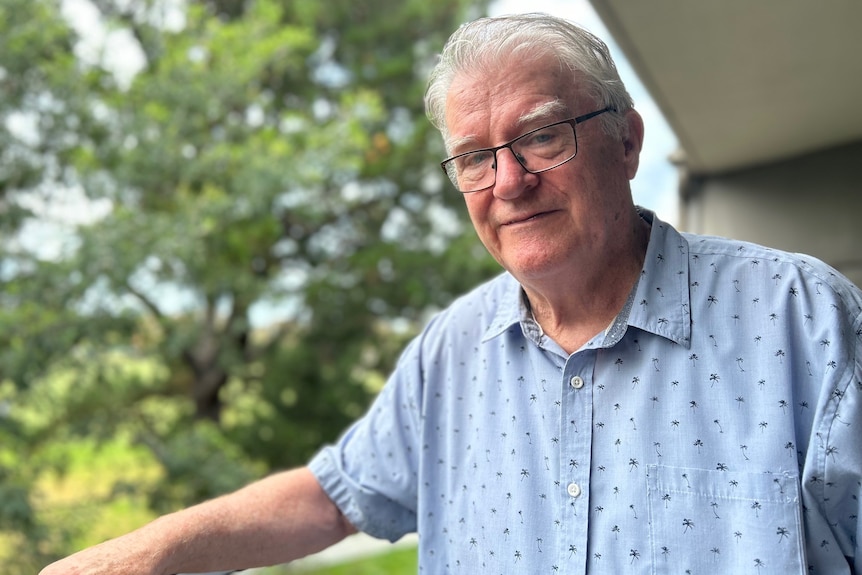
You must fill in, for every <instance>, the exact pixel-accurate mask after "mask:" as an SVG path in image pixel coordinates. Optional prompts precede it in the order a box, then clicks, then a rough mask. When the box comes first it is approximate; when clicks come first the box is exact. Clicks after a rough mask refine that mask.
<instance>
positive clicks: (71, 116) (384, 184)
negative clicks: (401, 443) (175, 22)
mask: <svg viewBox="0 0 862 575" xmlns="http://www.w3.org/2000/svg"><path fill="white" fill-rule="evenodd" d="M93 4H94V5H95V6H96V7H97V8H98V9H99V12H100V14H101V17H102V19H103V23H104V24H105V25H106V26H107V27H108V28H109V29H111V30H118V31H119V30H122V31H125V32H127V33H128V34H129V37H131V38H134V39H135V41H136V42H137V45H138V47H139V48H140V51H141V53H142V54H143V56H144V64H143V68H142V69H140V70H139V71H138V72H137V73H136V74H135V75H134V77H133V78H132V79H131V81H130V82H125V81H121V80H120V79H118V77H117V76H115V75H114V73H113V72H112V71H111V70H108V69H106V67H105V65H104V63H103V62H102V61H97V60H92V59H90V60H82V59H81V57H80V54H81V53H82V52H81V51H80V50H77V49H76V47H77V46H79V44H78V42H79V41H80V37H79V36H78V34H77V33H76V32H75V31H74V30H73V29H72V28H71V27H70V25H69V24H68V23H67V22H66V21H64V20H63V19H62V17H61V16H60V11H59V7H60V2H59V0H0V120H2V121H0V240H4V241H0V282H2V286H3V289H2V290H0V442H2V443H0V540H2V537H3V536H4V535H5V536H6V537H7V544H10V543H8V542H9V541H11V539H8V538H12V539H15V537H17V534H24V535H25V537H24V538H23V542H20V541H18V539H15V541H14V542H13V543H11V545H15V547H14V548H15V549H16V552H18V554H19V555H20V556H21V560H20V565H21V566H22V567H21V568H22V569H24V567H23V566H24V565H29V567H28V569H30V571H26V570H22V571H20V572H32V571H33V565H38V563H39V562H40V561H42V560H43V559H44V558H46V557H52V556H56V555H60V554H65V553H68V552H69V551H70V550H71V548H72V547H74V546H75V545H76V544H79V543H80V542H81V541H83V540H84V539H82V538H84V537H85V535H84V534H83V532H82V529H85V527H84V526H83V524H82V522H81V521H80V519H75V517H76V516H78V515H79V514H78V513H77V511H75V510H80V509H81V508H82V507H81V506H82V505H85V503H86V505H85V506H86V508H87V509H90V508H91V507H89V506H91V505H92V506H95V507H92V508H93V509H96V508H101V507H100V506H102V505H104V504H105V502H109V501H114V502H115V503H116V502H117V501H120V500H121V499H122V498H123V497H127V498H128V500H127V501H129V502H130V503H128V504H129V505H132V506H134V505H141V504H142V502H147V504H148V506H149V507H150V508H151V509H152V510H155V511H158V512H162V511H165V510H168V509H172V508H175V507H177V506H179V505H184V504H188V503H191V502H194V501H198V500H200V499H203V498H208V497H212V496H214V495H217V494H219V493H222V492H224V491H227V490H230V489H233V488H235V487H238V486H239V485H241V484H243V483H245V482H246V481H248V480H249V479H250V478H252V477H255V476H258V475H260V474H262V473H264V472H266V471H267V470H269V469H272V468H278V467H288V466H294V465H298V464H301V463H303V462H304V461H306V460H307V458H308V457H309V456H310V455H311V454H312V453H314V451H315V450H316V449H318V448H319V446H320V445H321V443H323V442H325V441H331V440H333V439H334V438H335V437H336V436H337V435H338V434H339V433H340V432H341V431H342V430H343V429H344V427H346V426H347V425H348V424H349V422H350V421H352V420H353V419H355V418H356V417H357V416H358V415H360V414H361V413H362V412H363V410H364V409H365V408H366V407H367V405H368V403H369V401H370V400H371V399H372V398H373V396H374V394H375V393H376V392H377V391H378V390H379V386H380V385H381V383H382V381H383V380H384V378H385V376H386V374H387V373H388V371H389V369H390V368H391V366H392V364H393V362H394V360H395V358H396V357H397V354H398V352H399V350H400V349H401V346H402V345H403V343H404V342H405V341H406V339H407V338H408V337H409V336H410V335H411V334H412V333H415V330H416V329H417V328H418V326H419V325H420V324H421V323H422V322H423V321H424V320H425V318H427V315H428V313H429V312H431V311H433V310H435V309H437V308H440V307H442V306H444V305H445V304H446V303H447V302H449V301H450V300H451V299H452V298H453V297H455V296H456V295H457V294H459V293H461V292H463V291H465V290H466V289H469V288H470V287H472V286H473V285H475V284H476V283H478V282H479V281H481V280H482V279H484V278H486V277H488V276H489V275H491V274H493V273H496V271H497V267H496V265H495V264H494V263H493V262H492V261H491V260H490V259H489V258H488V256H487V255H486V254H485V253H484V251H483V250H482V249H481V247H480V246H479V244H478V243H477V240H476V238H475V237H474V235H473V233H472V231H470V226H469V225H468V224H467V223H466V219H465V217H464V213H463V209H462V207H461V205H460V203H461V201H462V200H461V199H460V197H459V195H458V194H456V193H453V192H451V191H449V190H448V189H447V188H446V187H445V182H444V178H443V176H442V173H441V172H440V170H439V168H438V167H437V166H436V162H437V160H438V159H439V156H440V155H441V154H442V147H441V144H440V141H439V136H438V135H437V134H436V133H434V132H433V130H432V129H431V128H430V126H429V125H428V123H427V121H425V119H424V117H423V112H422V93H423V90H424V81H425V75H426V71H427V70H428V69H429V67H430V65H431V63H432V62H433V59H434V55H435V54H436V52H437V51H438V50H439V48H440V47H441V46H442V43H443V41H444V39H445V37H446V36H447V35H448V33H449V32H450V31H451V30H452V29H453V28H454V27H455V26H456V25H457V24H458V23H459V22H460V21H461V20H462V19H464V18H465V17H466V15H467V12H468V11H469V10H474V11H477V12H478V11H482V10H483V9H484V2H483V1H479V2H469V1H468V0H443V1H441V2H433V3H429V2H425V1H419V0H358V1H357V0H350V1H349V0H332V1H331V2H308V1H305V0H254V1H251V2H233V1H229V0H209V1H198V2H188V3H181V4H179V6H181V7H180V8H176V9H178V10H182V11H183V13H182V18H180V19H179V20H181V21H182V26H180V27H170V26H166V25H164V24H163V20H161V19H160V18H159V17H158V15H159V14H161V13H163V11H164V10H165V8H164V7H165V6H166V4H164V3H163V2H162V0H145V1H141V2H137V3H128V2H119V1H117V2H115V1H114V0H94V1H93ZM174 4H176V3H171V5H174ZM472 15H475V14H474V13H471V16H472ZM73 190H79V191H80V193H81V194H83V195H84V196H85V197H86V198H87V202H89V203H85V204H84V207H86V208H90V209H93V208H94V207H95V206H101V207H105V206H107V209H105V210H104V215H91V216H89V217H85V218H80V219H77V220H72V219H62V218H61V219H60V221H54V222H48V224H45V223H44V220H45V219H46V217H47V216H46V215H45V214H47V213H51V209H52V206H54V205H56V203H57V202H58V201H60V200H62V199H63V198H64V196H68V195H69V194H70V193H71V192H72V191H73ZM54 213H56V209H55V210H54ZM37 217H38V218H41V222H40V224H41V225H46V226H47V227H43V228H37V227H23V228H22V226H33V225H34V223H36V220H35V219H34V218H37ZM22 229H24V230H34V229H37V230H39V229H41V230H48V231H49V232H50V233H46V232H42V233H44V234H45V236H44V238H43V240H42V241H41V242H33V241H29V242H24V241H21V240H22V239H28V238H32V235H30V236H27V237H24V236H21V235H20V232H21V230H22ZM30 233H31V234H32V231H31V232H30ZM34 246H35V247H34ZM81 441H96V442H97V443H99V444H104V445H114V444H116V442H117V441H121V442H125V443H123V444H124V445H128V446H130V448H134V449H145V450H146V453H148V454H149V456H148V457H149V459H148V461H149V463H148V464H147V465H145V467H147V466H149V467H150V468H155V469H158V470H159V473H158V475H157V477H156V478H155V479H148V480H147V481H137V480H134V479H124V478H117V479H116V481H115V484H114V486H113V487H112V488H111V489H110V490H109V491H107V492H106V493H105V494H102V495H100V496H98V497H94V499H93V500H92V501H90V502H80V501H79V502H74V503H69V502H65V503H63V504H58V505H59V507H56V508H55V507H52V506H53V505H54V504H53V503H51V502H54V501H55V500H54V499H52V497H51V496H50V489H49V487H46V486H50V485H53V484H51V483H50V482H48V483H46V482H45V481H44V480H43V479H44V478H45V477H48V476H52V474H60V475H62V474H63V473H66V472H69V469H71V468H72V467H74V465H73V463H72V462H74V461H76V458H75V456H74V455H73V454H74V453H76V452H77V451H76V450H79V446H80V442H81ZM54 487H56V485H55V486H54ZM63 509H65V510H66V511H62V510H63ZM19 543H20V545H19ZM2 555H3V545H2V543H0V556H2ZM7 572H13V571H8V570H7Z"/></svg>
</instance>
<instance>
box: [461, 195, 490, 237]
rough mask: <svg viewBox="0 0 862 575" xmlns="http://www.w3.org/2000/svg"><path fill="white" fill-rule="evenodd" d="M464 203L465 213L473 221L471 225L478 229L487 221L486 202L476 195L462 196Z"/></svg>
mask: <svg viewBox="0 0 862 575" xmlns="http://www.w3.org/2000/svg"><path fill="white" fill-rule="evenodd" d="M464 203H465V205H466V206H467V214H468V215H469V216H470V221H471V222H473V227H475V228H476V230H477V231H480V230H481V229H482V228H483V227H484V226H485V225H486V224H487V221H488V202H487V201H483V199H482V198H481V197H479V196H476V195H472V196H471V195H466V196H464Z"/></svg>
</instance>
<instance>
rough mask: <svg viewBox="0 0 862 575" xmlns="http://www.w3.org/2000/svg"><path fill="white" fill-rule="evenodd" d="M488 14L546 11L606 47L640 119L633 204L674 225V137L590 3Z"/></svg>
mask: <svg viewBox="0 0 862 575" xmlns="http://www.w3.org/2000/svg"><path fill="white" fill-rule="evenodd" d="M490 12H491V15H492V16H499V15H503V14H515V13H523V12H546V13H548V14H552V15H554V16H559V17H562V18H566V19H567V20H571V21H572V22H575V23H577V24H579V25H581V26H583V27H584V28H586V29H587V30H589V31H590V32H592V33H593V34H595V35H596V36H598V37H599V38H601V39H602V40H604V41H605V42H606V43H607V44H608V47H609V48H610V51H611V55H612V56H613V58H614V61H615V62H616V64H617V69H618V70H619V72H620V77H621V78H622V80H623V83H625V85H626V87H627V88H628V90H629V93H630V94H631V96H632V98H633V99H634V102H635V109H636V110H637V111H638V112H639V113H640V114H641V116H643V119H644V126H645V130H644V132H645V135H644V148H643V151H642V152H641V158H640V167H639V169H638V175H637V177H635V179H634V180H633V181H632V196H633V197H634V201H635V203H636V204H638V205H640V206H643V207H645V208H648V209H650V210H653V211H655V212H656V214H657V215H658V217H659V218H660V219H662V220H664V221H666V222H668V223H671V224H674V225H675V224H677V222H678V217H679V206H678V202H677V197H678V188H679V180H678V173H677V170H676V168H675V167H674V166H673V165H672V164H671V163H670V161H669V160H668V158H669V157H670V155H671V154H672V153H673V152H675V151H676V148H677V139H676V136H675V135H674V133H673V131H672V130H671V129H670V127H669V126H668V124H667V122H666V121H665V119H664V116H662V113H661V111H659V109H658V107H657V106H656V104H655V102H654V101H653V100H652V98H651V97H650V95H649V93H648V92H647V90H646V88H645V87H644V86H643V84H642V83H641V81H640V79H639V78H638V77H637V75H636V74H635V72H634V70H633V69H632V67H631V65H630V64H629V62H628V60H627V59H626V58H625V56H624V55H623V53H622V51H621V50H620V48H619V46H617V45H616V43H615V42H614V40H613V38H612V37H611V34H610V32H608V30H607V28H606V27H605V25H604V24H603V23H602V21H601V19H600V18H599V16H598V14H596V12H595V10H593V7H592V6H591V5H590V3H589V2H588V1H587V0H530V1H529V2H524V1H523V0H497V1H496V2H494V3H493V4H492V5H491V10H490Z"/></svg>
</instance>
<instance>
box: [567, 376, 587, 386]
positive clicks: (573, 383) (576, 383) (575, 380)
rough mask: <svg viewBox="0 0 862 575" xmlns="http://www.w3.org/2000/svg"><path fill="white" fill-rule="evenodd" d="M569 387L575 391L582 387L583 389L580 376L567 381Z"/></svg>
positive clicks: (582, 380)
mask: <svg viewBox="0 0 862 575" xmlns="http://www.w3.org/2000/svg"><path fill="white" fill-rule="evenodd" d="M569 385H571V386H572V387H573V388H575V389H581V388H582V387H584V379H583V378H582V377H581V376H579V375H576V376H575V377H573V378H572V379H570V380H569Z"/></svg>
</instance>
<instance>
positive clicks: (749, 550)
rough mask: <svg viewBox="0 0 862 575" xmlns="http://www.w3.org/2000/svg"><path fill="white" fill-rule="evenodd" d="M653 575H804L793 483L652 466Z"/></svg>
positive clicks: (778, 477)
mask: <svg viewBox="0 0 862 575" xmlns="http://www.w3.org/2000/svg"><path fill="white" fill-rule="evenodd" d="M647 474H648V477H647V486H648V500H649V501H648V505H649V519H650V543H651V552H652V554H653V557H652V564H653V565H654V566H655V571H654V573H655V574H657V575H660V574H665V573H692V574H693V575H696V574H710V575H714V574H715V573H753V574H760V575H767V574H770V573H776V574H781V575H796V574H804V573H805V572H806V569H805V565H806V562H805V553H804V549H805V546H804V532H803V527H802V516H801V500H800V490H799V480H798V477H797V476H795V475H791V474H770V473H759V474H758V473H739V472H731V471H710V470H705V469H686V468H681V467H665V466H660V465H651V466H649V468H648V470H647Z"/></svg>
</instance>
